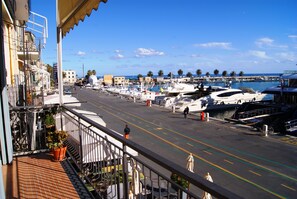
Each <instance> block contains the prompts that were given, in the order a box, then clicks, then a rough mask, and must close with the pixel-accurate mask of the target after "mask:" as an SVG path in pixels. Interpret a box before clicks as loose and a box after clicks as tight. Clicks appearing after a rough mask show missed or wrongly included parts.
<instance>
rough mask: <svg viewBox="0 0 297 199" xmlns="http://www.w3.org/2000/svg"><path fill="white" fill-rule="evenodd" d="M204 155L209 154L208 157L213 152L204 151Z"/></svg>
mask: <svg viewBox="0 0 297 199" xmlns="http://www.w3.org/2000/svg"><path fill="white" fill-rule="evenodd" d="M203 152H204V153H207V154H208V155H212V153H211V152H209V151H203Z"/></svg>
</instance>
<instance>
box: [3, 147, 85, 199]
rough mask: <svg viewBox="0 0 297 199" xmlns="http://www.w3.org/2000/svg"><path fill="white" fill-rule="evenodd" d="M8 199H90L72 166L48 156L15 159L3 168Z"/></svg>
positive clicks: (65, 161) (37, 155)
mask: <svg viewBox="0 0 297 199" xmlns="http://www.w3.org/2000/svg"><path fill="white" fill-rule="evenodd" d="M2 169H3V176H4V182H5V184H6V185H5V186H6V195H7V198H9V199H10V198H21V199H22V198H26V199H27V198H28V199H30V198H34V199H35V198H71V199H72V198H90V195H89V193H88V192H87V191H86V190H85V188H84V186H83V185H82V183H81V181H80V180H79V179H78V178H77V176H76V175H75V174H74V172H73V170H72V168H71V166H70V164H69V162H68V161H67V160H64V161H62V162H54V161H52V156H51V155H50V154H48V153H41V154H35V155H31V156H23V157H17V158H15V160H14V162H13V164H12V165H9V166H4V167H3V168H2Z"/></svg>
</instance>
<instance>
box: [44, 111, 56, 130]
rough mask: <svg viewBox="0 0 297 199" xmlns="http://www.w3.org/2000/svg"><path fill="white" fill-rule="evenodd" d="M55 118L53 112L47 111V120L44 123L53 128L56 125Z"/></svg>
mask: <svg viewBox="0 0 297 199" xmlns="http://www.w3.org/2000/svg"><path fill="white" fill-rule="evenodd" d="M55 123H56V121H55V118H54V115H53V113H47V114H46V115H45V120H44V124H45V127H46V128H52V127H53V126H55Z"/></svg>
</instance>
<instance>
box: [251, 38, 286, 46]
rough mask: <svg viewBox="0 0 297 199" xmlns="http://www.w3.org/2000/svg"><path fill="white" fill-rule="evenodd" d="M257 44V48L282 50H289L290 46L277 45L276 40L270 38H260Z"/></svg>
mask: <svg viewBox="0 0 297 199" xmlns="http://www.w3.org/2000/svg"><path fill="white" fill-rule="evenodd" d="M255 44H256V46H258V47H259V48H265V47H266V48H267V47H270V48H276V49H278V48H281V49H284V48H288V46H286V45H276V44H275V43H274V40H273V39H270V38H268V37H263V38H260V39H258V40H256V41H255Z"/></svg>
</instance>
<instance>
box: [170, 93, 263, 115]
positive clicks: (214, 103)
mask: <svg viewBox="0 0 297 199" xmlns="http://www.w3.org/2000/svg"><path fill="white" fill-rule="evenodd" d="M265 96H266V94H262V93H259V92H255V91H253V90H251V89H249V90H247V89H234V88H227V87H216V88H206V89H204V90H203V91H202V92H200V93H199V95H198V96H195V95H193V96H192V97H191V99H184V100H180V101H179V102H177V103H176V105H175V110H176V111H180V112H182V111H183V110H184V109H185V108H186V107H187V106H188V107H189V111H190V112H202V111H204V110H217V109H225V108H230V107H236V106H239V105H240V104H242V103H244V102H251V101H261V100H263V99H264V97H265Z"/></svg>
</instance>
